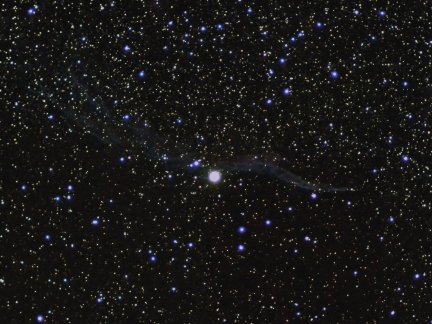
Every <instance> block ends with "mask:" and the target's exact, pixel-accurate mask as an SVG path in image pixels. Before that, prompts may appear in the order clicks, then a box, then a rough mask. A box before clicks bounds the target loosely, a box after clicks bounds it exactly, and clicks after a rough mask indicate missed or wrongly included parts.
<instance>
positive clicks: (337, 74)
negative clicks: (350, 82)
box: [330, 71, 339, 79]
mask: <svg viewBox="0 0 432 324" xmlns="http://www.w3.org/2000/svg"><path fill="white" fill-rule="evenodd" d="M330 77H331V78H332V79H337V78H339V72H338V71H331V72H330Z"/></svg>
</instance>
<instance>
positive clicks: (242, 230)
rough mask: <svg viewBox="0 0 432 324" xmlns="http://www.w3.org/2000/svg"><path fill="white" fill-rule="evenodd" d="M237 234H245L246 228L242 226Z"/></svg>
mask: <svg viewBox="0 0 432 324" xmlns="http://www.w3.org/2000/svg"><path fill="white" fill-rule="evenodd" d="M237 232H239V234H244V233H246V227H244V226H240V227H239V228H238V230H237Z"/></svg>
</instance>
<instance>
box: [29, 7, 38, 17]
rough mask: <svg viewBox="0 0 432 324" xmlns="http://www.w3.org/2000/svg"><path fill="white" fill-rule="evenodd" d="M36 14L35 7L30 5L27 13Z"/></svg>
mask: <svg viewBox="0 0 432 324" xmlns="http://www.w3.org/2000/svg"><path fill="white" fill-rule="evenodd" d="M35 14H36V8H34V7H32V8H29V9H28V10H27V15H29V16H30V17H31V16H34V15H35Z"/></svg>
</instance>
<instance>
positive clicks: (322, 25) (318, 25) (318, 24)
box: [315, 21, 324, 29]
mask: <svg viewBox="0 0 432 324" xmlns="http://www.w3.org/2000/svg"><path fill="white" fill-rule="evenodd" d="M315 26H316V28H318V29H322V28H323V27H324V24H323V23H322V22H319V21H318V22H317V23H316V24H315Z"/></svg>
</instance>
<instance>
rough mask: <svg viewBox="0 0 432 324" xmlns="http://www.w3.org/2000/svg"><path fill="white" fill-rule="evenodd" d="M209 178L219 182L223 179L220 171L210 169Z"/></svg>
mask: <svg viewBox="0 0 432 324" xmlns="http://www.w3.org/2000/svg"><path fill="white" fill-rule="evenodd" d="M208 178H209V180H210V181H211V182H213V183H218V182H219V181H220V180H221V178H222V175H221V173H220V172H219V171H210V173H209V176H208Z"/></svg>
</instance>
